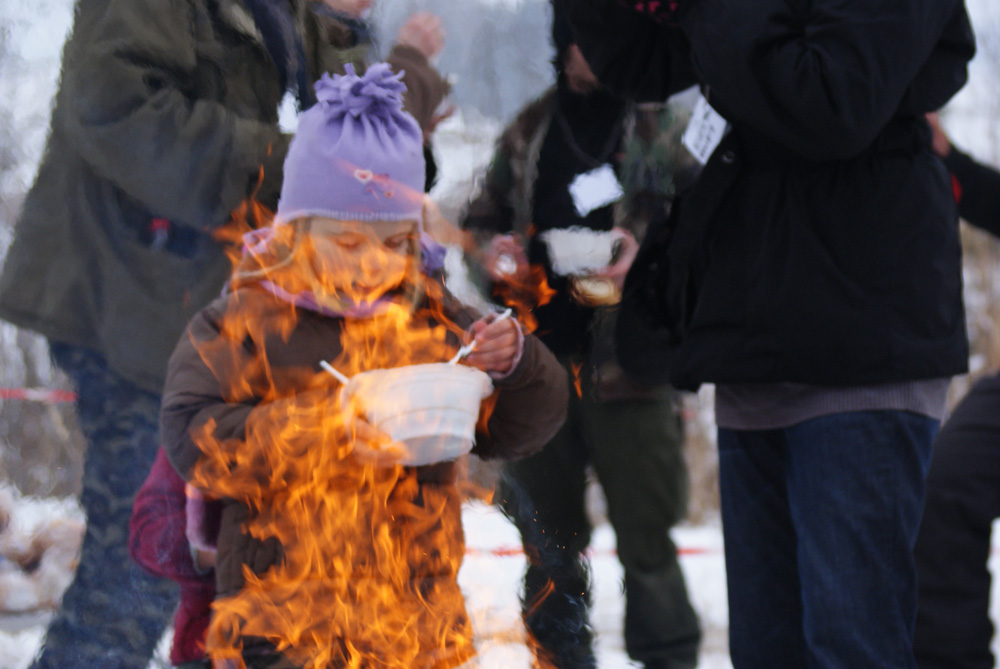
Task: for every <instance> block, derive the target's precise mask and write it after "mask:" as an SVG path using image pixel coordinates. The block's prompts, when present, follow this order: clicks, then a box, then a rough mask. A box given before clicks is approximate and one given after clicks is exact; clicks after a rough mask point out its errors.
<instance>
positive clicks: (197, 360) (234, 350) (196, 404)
mask: <svg viewBox="0 0 1000 669" xmlns="http://www.w3.org/2000/svg"><path fill="white" fill-rule="evenodd" d="M221 330H222V327H221V316H220V315H219V314H218V312H217V311H216V310H215V309H214V308H213V307H212V306H209V307H207V308H205V309H203V310H202V311H201V312H199V313H198V314H197V315H196V316H195V317H194V319H193V320H192V321H191V323H190V324H189V325H188V329H187V332H186V333H185V335H184V336H182V337H181V339H180V341H179V342H178V343H177V348H176V349H174V353H173V355H172V356H171V357H170V361H169V363H168V364H167V380H166V383H165V384H164V390H163V405H162V407H161V410H160V434H161V438H162V440H163V450H164V451H165V452H166V455H167V458H168V459H169V460H170V463H171V464H172V465H173V466H174V468H175V469H176V470H177V471H178V472H180V474H181V475H182V476H183V477H184V478H189V477H190V476H191V474H192V470H193V469H194V465H195V463H197V461H198V458H199V457H201V449H200V448H199V447H198V445H197V444H196V443H195V441H194V438H193V437H192V434H193V433H194V432H196V431H197V430H198V429H201V428H203V427H204V426H205V425H206V424H207V423H208V422H209V421H214V422H215V432H214V435H215V437H216V438H217V439H219V440H224V439H233V438H237V439H239V438H242V437H243V436H244V432H245V429H246V421H247V418H248V416H249V415H250V412H251V411H252V410H253V409H254V407H255V406H257V403H258V399H257V398H256V397H253V396H252V395H251V394H250V393H244V394H243V395H242V396H241V395H239V394H237V393H236V391H235V389H227V390H226V391H224V390H223V388H222V386H221V384H220V382H219V380H218V379H220V378H245V379H246V380H247V384H246V385H247V387H251V386H252V385H253V380H254V379H253V374H254V356H253V354H252V351H251V350H248V349H247V348H246V347H245V346H235V347H233V346H230V345H229V343H228V342H224V340H223V335H222V334H221ZM220 345H221V347H220ZM221 349H224V353H223V354H222V355H213V351H218V350H221ZM205 357H210V358H211V359H212V361H213V362H212V365H213V367H214V369H213V368H210V367H209V365H208V364H207V363H206V362H205Z"/></svg>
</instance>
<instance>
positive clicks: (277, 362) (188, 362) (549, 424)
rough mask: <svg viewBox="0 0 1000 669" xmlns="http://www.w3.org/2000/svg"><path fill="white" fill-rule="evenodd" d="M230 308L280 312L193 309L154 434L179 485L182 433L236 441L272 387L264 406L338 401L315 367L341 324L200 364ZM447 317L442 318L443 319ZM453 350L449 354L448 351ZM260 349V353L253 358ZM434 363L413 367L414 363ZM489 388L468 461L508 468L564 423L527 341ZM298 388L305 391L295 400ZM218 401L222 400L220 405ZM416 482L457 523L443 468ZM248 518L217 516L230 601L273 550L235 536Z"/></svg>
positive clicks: (298, 330) (246, 301)
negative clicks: (502, 463) (490, 407)
mask: <svg viewBox="0 0 1000 669" xmlns="http://www.w3.org/2000/svg"><path fill="white" fill-rule="evenodd" d="M235 301H241V307H242V308H244V309H249V310H253V311H254V312H255V313H257V312H258V310H259V312H260V313H261V314H262V319H261V320H262V321H265V322H266V321H267V320H269V319H270V316H271V315H273V316H280V315H281V314H284V313H286V312H287V311H288V309H289V308H290V307H289V305H288V304H287V303H285V302H282V301H280V300H278V299H277V298H274V297H272V296H270V295H269V294H267V293H265V292H264V291H263V290H261V289H259V288H257V287H253V286H251V287H246V288H241V289H239V290H238V291H236V293H234V294H233V295H230V296H228V297H224V298H219V299H217V300H216V301H215V302H213V303H212V304H210V305H209V306H208V307H206V308H205V309H203V310H202V311H201V312H200V313H199V314H198V315H197V316H196V317H195V318H194V320H193V321H192V322H191V324H190V326H189V328H188V333H187V336H185V337H182V338H181V340H180V342H179V343H178V345H177V349H176V350H175V351H174V354H173V356H172V357H171V359H170V363H169V365H168V374H167V383H166V387H165V392H164V397H163V412H162V415H161V430H162V435H163V445H164V449H165V451H166V453H167V456H168V457H169V459H170V461H171V462H172V463H173V465H174V467H176V468H177V470H178V471H180V472H181V473H182V475H184V476H185V477H188V476H190V474H191V472H192V469H193V468H194V465H195V463H196V462H197V461H198V459H199V457H200V456H201V450H200V448H199V446H198V445H196V444H195V442H194V440H193V439H192V436H191V435H192V432H193V431H195V430H197V429H198V428H199V427H201V426H203V425H205V424H206V423H207V422H208V421H214V422H215V424H216V431H215V436H216V437H217V438H235V439H242V438H243V437H244V434H245V433H244V430H245V428H246V425H247V420H248V418H250V417H251V415H252V414H253V413H254V412H255V411H256V410H258V408H261V409H263V410H270V409H273V406H272V407H265V403H262V402H261V398H260V396H261V395H263V394H264V393H265V390H264V389H265V388H268V387H270V385H271V384H272V383H273V386H274V393H273V396H276V397H277V399H274V400H272V401H269V402H267V403H266V404H267V405H271V404H273V403H274V402H303V401H306V402H309V401H316V402H326V401H328V400H329V398H330V397H331V396H332V394H333V393H334V392H338V391H339V384H337V383H336V382H335V381H334V379H333V378H332V377H328V376H327V375H326V374H325V373H324V372H323V371H322V369H321V368H320V366H319V361H320V360H333V359H335V358H336V357H337V356H338V355H339V354H340V352H341V351H340V334H341V327H342V320H341V319H339V318H330V317H326V316H322V315H320V314H318V313H315V312H312V311H306V310H300V311H299V312H298V317H299V320H298V322H297V324H296V326H295V328H294V330H293V331H292V332H291V334H290V335H288V336H287V339H286V338H285V337H284V336H281V335H279V334H278V333H277V332H274V333H270V334H265V335H261V336H260V337H255V339H257V340H258V341H256V342H254V343H247V344H246V345H245V346H244V347H242V348H240V350H239V357H238V358H235V359H234V358H233V357H231V356H229V355H228V354H222V355H212V354H208V355H207V357H208V359H209V362H208V364H206V360H205V355H206V351H207V350H209V349H211V347H212V344H213V343H215V342H217V341H218V340H219V338H220V335H219V332H220V329H221V326H222V324H223V322H224V314H225V313H226V309H227V308H231V307H232V306H233V304H234V303H235ZM452 312H453V310H451V309H449V313H452ZM452 317H453V318H455V321H456V323H458V324H459V325H461V326H463V327H465V326H466V325H467V324H468V323H469V322H471V318H470V317H469V316H468V315H459V316H455V315H453V316H452ZM454 344H455V346H456V347H457V346H458V341H457V340H455V342H454ZM261 346H262V347H263V350H262V351H261V350H259V349H260V347H261ZM199 351H201V352H199ZM251 351H253V352H251ZM262 359H263V360H267V361H268V363H269V367H270V373H269V374H268V375H267V376H268V377H269V378H265V375H264V373H263V372H264V370H263V368H262V367H261V366H260V364H259V362H260V360H262ZM440 361H441V360H414V362H415V363H419V362H440ZM208 365H210V366H211V367H213V368H214V369H216V370H217V373H219V374H220V375H221V376H225V377H227V379H226V380H227V381H228V380H231V379H232V378H234V377H238V378H244V379H247V380H248V382H249V386H248V388H247V389H246V390H245V391H244V392H241V393H237V394H230V393H227V392H224V391H223V390H222V386H221V384H220V381H219V380H218V379H217V378H216V375H215V374H214V373H213V372H212V371H211V370H210V369H209V366H208ZM317 378H319V379H322V380H323V383H322V384H321V385H320V386H319V387H316V379H317ZM326 379H329V382H328V383H327V382H326ZM494 385H495V387H496V390H497V391H498V393H497V400H496V405H495V408H494V411H493V413H492V415H491V417H490V419H489V422H488V423H487V431H486V432H482V433H479V434H477V436H476V445H475V447H474V448H473V453H474V454H476V455H478V456H479V457H481V458H486V459H492V458H518V457H522V456H526V455H530V454H531V453H534V452H536V451H538V450H540V449H541V447H542V446H543V445H544V444H545V443H546V442H547V441H548V440H549V439H550V438H551V437H552V436H553V435H554V434H555V433H556V431H557V430H558V429H559V427H560V426H561V425H562V423H563V421H564V420H565V416H566V402H567V398H568V382H567V378H566V375H565V372H564V371H563V369H562V367H561V366H560V365H559V363H558V362H557V361H556V359H555V356H553V355H552V353H551V352H549V350H548V349H547V348H546V347H545V346H544V345H543V344H542V343H541V342H539V341H538V340H537V339H536V338H535V337H533V336H527V337H525V340H524V354H523V356H522V359H521V361H520V363H519V364H518V366H517V367H516V368H515V369H514V371H513V372H512V373H511V374H510V375H509V376H507V377H506V378H504V379H502V380H498V381H495V383H494ZM306 387H308V388H310V389H309V390H306V391H304V392H302V389H303V388H306ZM224 396H228V397H226V398H225V399H224ZM293 398H294V399H293ZM417 478H418V480H420V481H421V482H423V483H425V484H431V485H439V486H443V487H444V488H447V489H448V490H449V491H450V492H449V493H448V494H449V495H451V496H452V497H453V499H454V504H453V509H452V511H453V513H454V514H458V513H459V507H458V491H457V488H455V486H454V482H455V472H454V464H453V463H446V464H441V465H433V466H427V467H420V468H418V471H417ZM249 515H250V511H249V509H247V508H246V507H245V506H244V505H242V504H239V503H236V502H233V503H231V504H229V505H228V507H227V509H226V511H225V513H224V516H223V523H222V529H221V532H220V539H219V554H218V566H217V574H218V585H219V592H220V594H222V595H225V594H229V593H233V592H235V591H237V590H239V589H240V587H241V586H242V585H243V574H242V567H243V565H249V566H250V567H251V568H252V569H253V570H254V571H255V572H256V573H258V574H259V573H263V572H264V571H266V570H267V569H268V568H269V567H271V566H273V565H274V564H275V563H276V561H278V560H279V559H280V556H281V550H280V547H279V546H277V545H276V544H275V543H274V542H271V544H270V545H268V546H263V545H261V543H260V542H257V541H256V540H255V539H252V538H251V537H249V536H247V535H246V534H244V532H243V530H244V528H245V523H246V521H247V519H248V517H249ZM458 524H460V523H458Z"/></svg>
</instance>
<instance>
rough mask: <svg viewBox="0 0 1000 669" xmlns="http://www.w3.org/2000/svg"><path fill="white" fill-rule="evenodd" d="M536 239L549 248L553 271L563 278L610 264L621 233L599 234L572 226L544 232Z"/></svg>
mask: <svg viewBox="0 0 1000 669" xmlns="http://www.w3.org/2000/svg"><path fill="white" fill-rule="evenodd" d="M539 239H541V240H542V241H543V242H545V245H546V247H547V248H548V252H549V260H550V261H551V262H552V269H553V271H555V273H556V274H559V275H562V276H574V275H580V274H590V273H592V272H595V271H596V270H599V269H603V268H605V267H607V266H608V265H610V264H611V260H612V258H613V257H614V254H615V247H616V245H617V243H618V241H619V240H620V239H621V234H620V233H619V232H618V231H617V230H611V231H608V232H602V231H600V230H590V229H588V228H581V227H579V226H574V227H571V228H552V229H551V230H546V231H545V232H543V233H542V234H541V235H539Z"/></svg>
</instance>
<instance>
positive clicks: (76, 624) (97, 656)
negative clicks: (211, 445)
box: [33, 344, 177, 669]
mask: <svg viewBox="0 0 1000 669" xmlns="http://www.w3.org/2000/svg"><path fill="white" fill-rule="evenodd" d="M51 348H52V356H53V359H54V360H55V362H56V364H58V365H59V367H61V368H62V369H63V370H65V371H66V372H67V373H68V374H69V376H70V378H71V379H72V380H73V382H74V385H75V387H76V390H77V392H78V393H79V399H78V400H77V414H78V419H79V423H80V427H81V429H82V431H83V433H84V436H85V437H86V439H87V453H86V459H85V463H84V478H83V493H82V494H81V497H80V501H81V503H82V504H83V507H84V510H85V511H86V513H87V531H86V534H85V536H84V540H83V548H82V551H81V555H80V563H79V566H78V568H77V571H76V576H75V578H74V580H73V583H72V584H71V585H70V587H69V589H68V590H67V591H66V594H65V595H64V596H63V601H62V605H61V607H60V609H59V612H58V613H57V615H56V617H55V619H54V620H53V622H52V625H51V626H50V627H49V630H48V633H47V634H46V637H45V643H44V646H43V650H42V654H41V657H39V658H38V659H37V660H36V662H35V664H34V665H33V666H34V667H38V668H43V667H53V668H59V669H65V668H66V667H81V668H82V669H118V668H122V669H126V668H127V669H143V668H144V667H145V666H146V665H147V664H148V663H149V660H150V658H151V657H152V653H153V650H154V649H155V646H156V643H157V642H158V641H159V639H160V636H161V635H162V634H163V631H164V629H166V627H167V625H168V624H169V622H170V618H171V615H172V613H173V610H174V608H175V605H176V603H177V588H176V585H175V584H173V583H172V582H170V581H167V580H164V579H160V578H157V577H154V576H151V575H149V574H147V573H146V572H145V571H143V570H142V569H141V568H140V567H138V566H137V565H135V564H134V563H133V562H132V561H131V559H130V557H129V554H128V522H129V517H130V516H131V513H132V501H133V498H134V496H135V493H136V491H138V489H139V487H140V486H141V485H142V482H143V481H144V480H145V478H146V475H147V474H148V473H149V470H150V468H151V467H152V464H153V458H154V456H155V455H156V449H157V444H158V427H157V425H158V415H159V404H160V402H159V397H158V396H156V395H153V394H151V393H148V392H144V391H142V390H140V389H138V388H136V387H135V386H133V385H132V384H130V383H128V382H127V381H125V380H123V379H121V378H120V377H118V376H117V375H116V374H115V373H114V372H112V371H111V370H109V369H108V368H107V366H106V364H105V363H104V360H103V358H101V356H99V355H98V354H96V353H94V352H92V351H88V350H86V349H80V348H76V347H70V346H65V345H59V344H52V346H51Z"/></svg>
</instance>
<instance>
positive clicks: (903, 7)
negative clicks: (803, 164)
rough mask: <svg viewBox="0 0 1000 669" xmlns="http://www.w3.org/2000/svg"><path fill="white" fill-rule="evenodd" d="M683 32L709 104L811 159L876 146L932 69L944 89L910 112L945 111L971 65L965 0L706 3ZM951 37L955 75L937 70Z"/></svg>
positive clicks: (933, 80) (929, 81) (931, 79)
mask: <svg viewBox="0 0 1000 669" xmlns="http://www.w3.org/2000/svg"><path fill="white" fill-rule="evenodd" d="M682 27H683V28H684V29H685V32H686V34H687V37H688V39H689V40H690V43H691V52H692V59H693V62H694V66H695V69H696V71H697V72H698V74H699V75H700V78H701V79H702V81H703V83H704V84H705V85H706V86H707V88H708V91H709V96H710V97H709V102H710V103H713V102H714V104H715V105H716V107H717V108H718V109H719V110H720V111H724V112H725V115H726V116H727V117H728V118H730V120H731V121H733V122H734V123H744V124H746V125H747V126H749V127H751V128H753V129H754V130H756V131H758V132H760V133H763V134H764V135H767V136H768V137H770V138H771V139H773V140H774V141H776V142H778V143H780V144H782V145H784V146H785V147H786V148H788V149H790V150H791V151H793V152H795V153H797V154H799V155H802V156H804V157H806V158H810V159H813V160H843V159H847V158H851V157H853V156H856V155H857V154H859V153H860V152H861V151H863V150H864V149H866V148H867V147H869V146H870V145H871V144H872V143H873V142H874V140H875V138H876V136H877V135H878V134H879V133H880V132H881V130H882V129H883V128H884V127H885V126H886V124H887V123H888V122H889V121H890V119H892V117H893V116H895V115H896V114H897V113H898V112H899V111H900V109H901V107H902V105H903V103H904V100H906V98H907V94H908V93H909V92H910V89H911V86H912V85H914V83H915V82H916V80H917V78H918V75H919V74H921V73H922V72H924V71H925V68H926V74H927V75H928V76H927V77H926V86H928V87H930V86H933V85H935V84H938V82H940V81H941V80H942V78H944V77H947V86H946V87H945V88H946V89H945V90H943V91H935V92H933V93H932V92H931V91H921V93H922V94H923V95H924V98H925V99H926V100H928V102H927V108H926V109H912V110H910V111H911V112H912V113H914V114H918V113H922V112H926V111H931V110H932V109H934V108H935V107H933V105H934V104H943V102H944V101H946V100H947V97H950V95H951V94H953V93H954V92H955V91H956V90H957V88H955V85H956V84H957V83H959V82H958V80H961V81H964V77H965V61H966V60H967V59H968V58H970V57H971V51H970V48H971V47H970V45H969V44H968V43H966V42H967V40H964V39H963V37H962V35H963V34H965V33H968V37H969V38H971V32H969V31H968V30H967V29H968V18H967V16H966V14H965V9H964V5H963V3H962V2H960V1H958V0H816V1H815V2H809V3H805V2H802V3H800V2H787V1H785V0H768V1H766V2H745V1H744V0H699V1H698V2H694V3H693V4H692V8H691V10H690V11H689V12H688V13H687V14H686V15H685V16H684V18H683V19H682ZM946 31H948V32H949V34H950V35H951V36H952V37H954V41H953V42H949V44H950V46H948V48H949V49H951V50H953V51H957V53H954V54H952V55H953V56H954V58H947V62H948V63H949V64H950V66H951V67H950V69H942V68H938V67H935V66H934V65H933V64H929V61H931V56H932V53H933V52H934V51H935V49H936V48H937V47H938V46H939V44H940V43H941V42H942V38H944V37H945V33H946ZM963 43H965V46H964V47H963V46H962V45H963ZM935 62H938V61H937V60H935ZM956 68H957V71H955V70H956ZM942 97H944V100H941V99H940V98H942Z"/></svg>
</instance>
